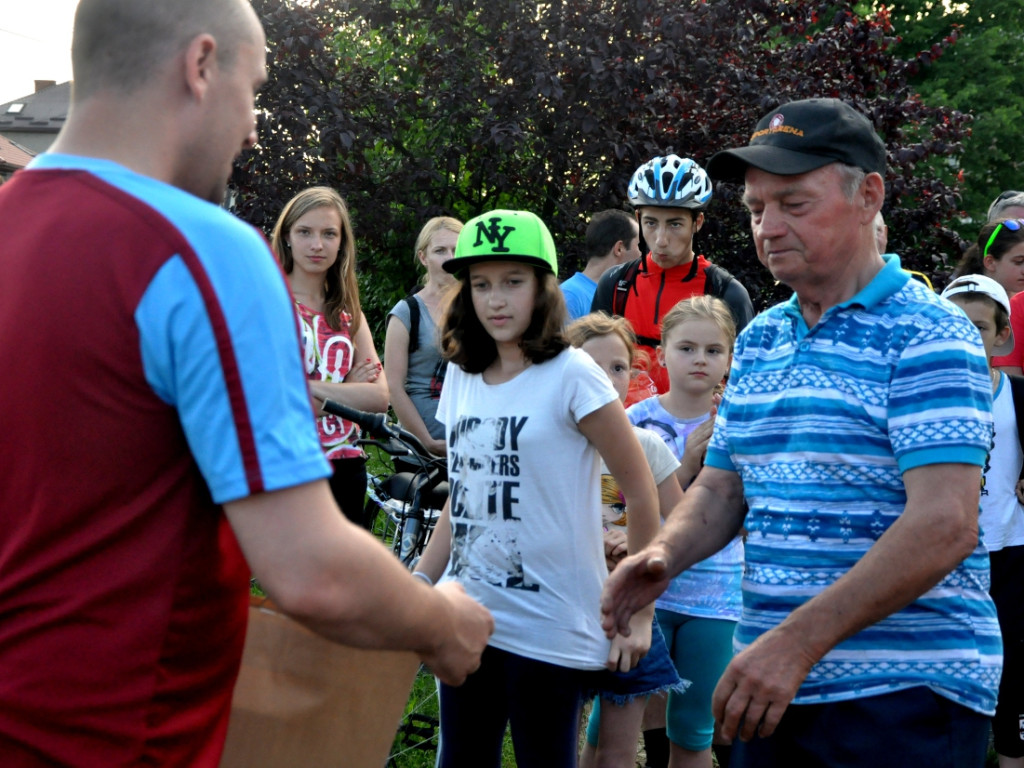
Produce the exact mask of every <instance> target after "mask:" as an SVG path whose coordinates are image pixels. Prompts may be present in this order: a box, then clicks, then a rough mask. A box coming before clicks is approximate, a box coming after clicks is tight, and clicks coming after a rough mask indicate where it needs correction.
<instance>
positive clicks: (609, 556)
mask: <svg viewBox="0 0 1024 768" xmlns="http://www.w3.org/2000/svg"><path fill="white" fill-rule="evenodd" d="M625 556H626V531H625V529H623V528H622V527H621V526H613V527H612V528H609V529H608V530H606V531H605V532H604V562H605V565H607V566H608V571H609V572H611V571H614V570H615V566H616V565H618V564H619V561H620V560H622V559H623V558H624V557H625Z"/></svg>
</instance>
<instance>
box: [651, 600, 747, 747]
mask: <svg viewBox="0 0 1024 768" xmlns="http://www.w3.org/2000/svg"><path fill="white" fill-rule="evenodd" d="M655 615H656V616H657V618H658V624H659V626H660V627H661V632H662V634H664V635H665V642H666V643H667V644H668V651H669V654H670V655H671V656H672V660H673V661H674V662H675V665H676V670H677V671H678V672H679V676H680V677H681V678H683V679H684V680H690V681H691V682H692V683H693V685H691V686H690V687H689V688H688V689H687V690H686V692H685V693H681V694H680V693H674V692H670V693H669V695H668V708H667V710H666V713H665V721H666V726H667V729H668V738H669V740H670V741H671V742H672V743H673V744H678V745H679V746H680V747H682V748H683V749H689V750H691V751H693V752H700V751H701V750H703V749H707V748H708V747H710V746H711V737H712V736H713V735H714V731H715V718H714V716H713V715H712V714H711V695H712V694H713V693H714V692H715V686H716V685H718V680H719V678H720V677H721V676H722V672H724V671H725V668H726V667H727V666H728V665H729V661H730V660H731V659H732V635H733V631H734V630H735V629H736V622H734V621H725V620H722V619H698V618H695V617H693V616H685V615H683V614H681V613H676V612H675V611H665V610H661V609H658V610H657V611H655Z"/></svg>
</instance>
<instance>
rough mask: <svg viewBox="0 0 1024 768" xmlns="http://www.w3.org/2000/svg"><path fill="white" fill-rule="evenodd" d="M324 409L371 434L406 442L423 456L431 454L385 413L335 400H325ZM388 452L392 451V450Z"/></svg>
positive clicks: (414, 436)
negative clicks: (389, 419)
mask: <svg viewBox="0 0 1024 768" xmlns="http://www.w3.org/2000/svg"><path fill="white" fill-rule="evenodd" d="M323 410H324V412H325V413H330V414H332V415H334V416H339V417H341V418H343V419H345V420H346V421H351V422H353V423H355V424H358V425H359V426H360V427H362V428H363V429H365V430H366V431H367V432H369V433H370V434H373V435H383V436H384V437H387V438H390V439H392V440H397V441H398V442H399V443H405V444H406V445H408V446H409V447H410V448H411V449H412V451H411V452H412V453H417V454H419V455H420V457H422V458H428V457H430V456H431V454H430V451H428V450H427V449H426V448H425V447H424V446H423V443H421V442H420V440H419V438H418V437H416V435H414V434H413V433H412V432H409V431H408V430H405V429H403V428H402V427H400V426H399V425H398V424H392V423H390V422H388V420H387V417H386V416H385V415H384V414H383V413H368V412H367V411H360V410H359V409H358V408H353V407H352V406H349V405H342V404H341V403H338V402H335V401H334V400H324V405H323ZM388 452H389V453H392V452H391V451H388Z"/></svg>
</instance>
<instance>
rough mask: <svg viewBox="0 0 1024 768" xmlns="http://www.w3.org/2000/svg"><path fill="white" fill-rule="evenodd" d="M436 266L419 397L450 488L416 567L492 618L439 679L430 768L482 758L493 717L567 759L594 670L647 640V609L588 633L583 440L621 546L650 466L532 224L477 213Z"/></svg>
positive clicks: (592, 611)
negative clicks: (456, 673)
mask: <svg viewBox="0 0 1024 768" xmlns="http://www.w3.org/2000/svg"><path fill="white" fill-rule="evenodd" d="M445 268H446V269H447V270H448V271H450V272H451V273H453V274H455V275H457V276H458V277H459V280H460V281H461V288H460V290H459V292H458V294H457V295H455V296H454V297H453V299H452V302H451V304H450V305H449V307H448V310H447V312H446V315H445V319H444V321H443V324H442V330H443V333H442V349H443V351H444V354H445V356H446V357H447V358H448V359H449V360H450V361H451V362H450V364H449V366H448V372H447V374H446V377H445V386H444V389H443V390H442V392H441V400H440V403H439V404H438V409H437V416H438V419H439V420H440V421H441V422H442V423H443V424H444V425H445V427H446V430H447V436H448V462H449V466H448V472H449V478H450V483H451V495H450V496H449V500H448V504H446V505H445V508H444V511H443V512H442V515H441V518H440V519H439V521H438V524H437V532H436V533H435V535H434V536H433V537H432V538H431V540H430V544H429V545H428V547H427V549H426V551H425V552H424V554H423V557H422V558H421V560H420V562H419V564H418V566H417V573H419V574H421V575H422V577H423V578H426V579H428V580H431V581H433V580H437V579H439V578H441V576H442V573H444V578H445V579H447V580H455V581H458V582H459V583H460V584H461V585H462V586H463V587H464V588H465V589H466V592H468V593H469V594H470V595H471V596H472V597H474V598H476V599H477V600H478V601H479V602H480V603H482V604H483V605H484V606H486V607H487V608H489V609H490V610H491V612H492V613H493V615H494V621H495V631H494V635H493V636H492V638H491V642H490V644H489V645H488V647H487V649H486V650H485V651H484V655H483V659H482V662H481V666H480V669H479V670H478V671H477V672H475V673H474V674H472V675H470V676H469V678H468V679H467V681H466V683H465V684H464V685H462V686H460V687H458V688H452V687H449V686H446V685H443V684H442V685H441V687H440V696H441V744H440V750H439V757H438V760H439V765H440V766H441V768H457V767H461V766H465V767H466V768H499V766H500V764H501V744H502V739H503V735H504V732H505V728H506V725H510V726H511V732H512V744H513V747H514V749H515V753H516V761H517V763H518V764H519V765H522V766H530V765H537V766H540V765H543V766H551V767H552V768H559V767H561V766H564V768H574V766H575V765H576V751H577V740H576V737H577V727H578V722H579V709H580V702H581V697H582V695H583V694H584V692H586V691H588V690H589V689H590V688H592V686H593V683H594V682H595V680H594V678H595V677H596V672H597V671H598V670H602V669H604V668H606V667H607V668H613V667H614V668H617V669H621V670H627V669H629V668H630V667H632V666H634V665H635V664H636V663H637V661H638V660H639V658H640V656H642V655H643V654H644V653H646V651H647V647H648V645H649V644H650V628H651V614H650V612H648V613H647V616H646V618H644V617H640V618H638V619H637V620H636V621H635V622H634V623H633V624H632V625H631V632H630V635H629V637H623V636H618V637H616V638H615V639H614V640H612V641H611V642H610V643H609V641H608V640H607V639H605V637H604V635H603V633H602V630H601V626H600V615H599V613H600V607H599V600H600V593H601V588H602V585H603V583H604V580H605V578H606V577H607V574H608V571H607V567H606V566H605V558H604V547H603V542H602V531H601V499H600V459H599V456H598V452H600V455H601V456H602V457H603V458H604V459H605V461H606V462H607V464H608V467H609V469H610V470H611V472H612V474H613V475H614V476H615V478H616V480H617V481H618V483H619V486H620V488H621V489H622V492H623V494H624V495H625V498H626V499H627V500H628V502H629V507H630V516H629V525H628V532H627V536H628V542H629V547H630V548H631V549H632V548H634V547H638V546H641V545H642V542H644V541H647V540H648V539H649V538H650V537H652V536H653V534H654V532H655V531H656V530H657V525H658V523H657V514H658V512H657V509H658V506H657V505H658V501H657V494H656V491H655V486H654V480H653V478H652V477H651V471H650V469H649V468H648V467H647V463H646V461H645V460H644V455H643V452H642V451H641V449H640V446H639V444H638V443H637V440H636V438H635V437H634V436H633V432H632V430H631V428H630V425H629V420H628V419H627V418H626V415H625V411H624V410H623V407H622V404H621V403H620V402H619V399H618V397H617V396H616V393H615V391H614V390H613V389H612V386H611V384H610V383H609V381H608V378H607V377H606V376H605V374H604V372H603V371H602V370H601V369H600V368H599V367H598V366H597V364H596V363H594V361H593V360H592V359H591V358H590V356H589V355H587V354H586V353H585V352H581V351H580V350H577V349H573V348H571V347H569V345H568V343H567V342H566V340H565V337H564V335H563V333H562V328H563V326H564V324H565V315H566V311H565V303H564V300H563V299H562V294H561V291H560V290H559V288H558V281H557V278H556V276H555V274H556V268H557V262H556V259H555V249H554V243H553V241H552V239H551V234H550V233H549V232H548V230H547V227H545V226H544V223H543V222H542V221H541V220H540V219H539V218H537V217H536V216H535V215H533V214H531V213H526V212H522V211H502V210H498V211H492V212H490V213H487V214H484V215H482V216H479V217H477V218H475V219H473V220H471V221H469V222H468V223H467V224H466V226H465V228H464V229H463V230H462V232H461V233H460V235H459V239H458V242H457V244H456V251H455V257H454V258H452V259H451V260H449V261H448V262H447V263H446V264H445ZM447 532H450V533H448V535H446V533H447Z"/></svg>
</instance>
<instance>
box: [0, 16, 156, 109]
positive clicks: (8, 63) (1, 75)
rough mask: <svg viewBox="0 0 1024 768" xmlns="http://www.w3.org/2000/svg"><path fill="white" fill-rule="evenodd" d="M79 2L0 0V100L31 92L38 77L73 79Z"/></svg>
mask: <svg viewBox="0 0 1024 768" xmlns="http://www.w3.org/2000/svg"><path fill="white" fill-rule="evenodd" d="M157 1H158V0H157ZM77 5H78V0H0V104H5V103H7V102H8V101H12V100H13V99H16V98H18V97H19V96H26V95H27V94H30V93H32V91H33V90H34V89H35V84H34V81H36V80H56V81H57V82H58V83H62V82H64V81H66V80H70V79H71V25H72V22H73V20H74V16H75V8H76V6H77Z"/></svg>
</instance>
